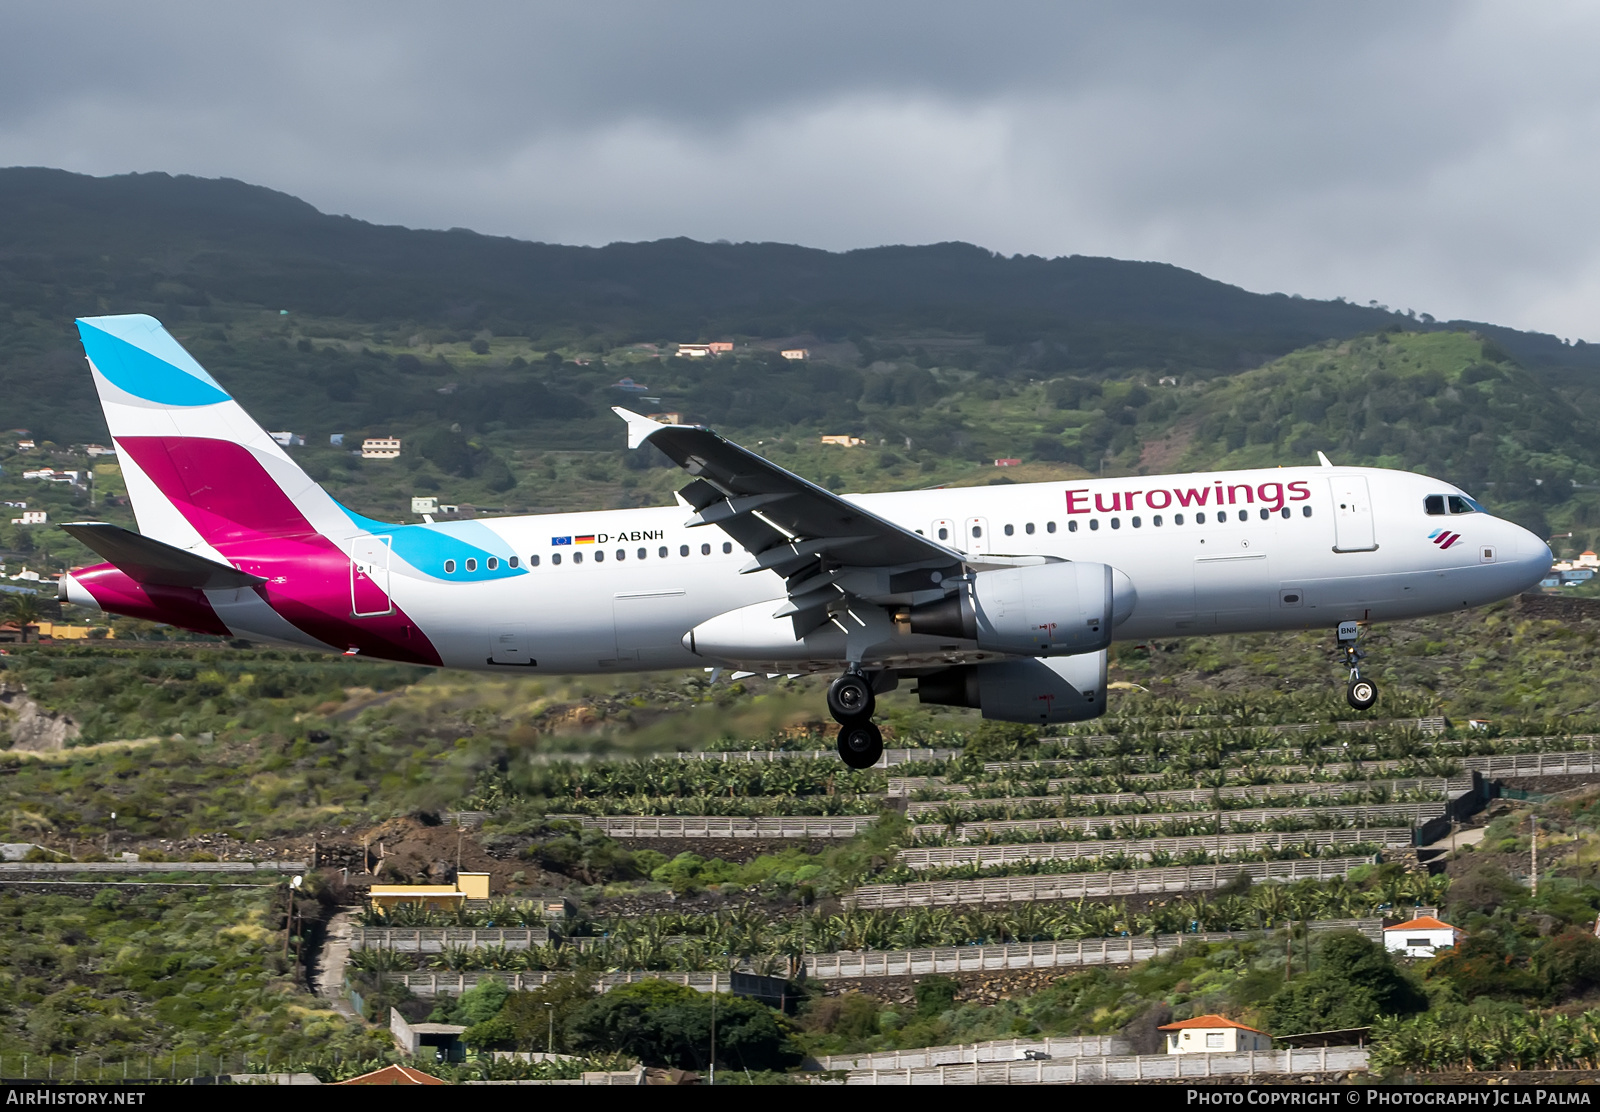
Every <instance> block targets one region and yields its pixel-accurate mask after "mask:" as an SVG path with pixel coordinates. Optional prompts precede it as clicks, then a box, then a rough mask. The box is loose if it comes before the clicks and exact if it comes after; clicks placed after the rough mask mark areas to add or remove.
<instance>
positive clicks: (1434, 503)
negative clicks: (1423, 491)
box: [1422, 494, 1445, 517]
mask: <svg viewBox="0 0 1600 1112" xmlns="http://www.w3.org/2000/svg"><path fill="white" fill-rule="evenodd" d="M1422 508H1423V509H1424V510H1425V511H1427V512H1428V513H1430V514H1433V515H1434V516H1436V517H1437V516H1439V515H1442V514H1443V513H1444V512H1445V510H1444V495H1442V494H1430V495H1428V496H1427V497H1426V498H1424V499H1423V500H1422Z"/></svg>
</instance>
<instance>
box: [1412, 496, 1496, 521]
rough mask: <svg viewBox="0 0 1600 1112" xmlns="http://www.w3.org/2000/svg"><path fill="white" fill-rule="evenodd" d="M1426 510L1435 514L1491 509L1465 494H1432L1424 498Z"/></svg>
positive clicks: (1479, 511) (1477, 512)
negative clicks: (1485, 507)
mask: <svg viewBox="0 0 1600 1112" xmlns="http://www.w3.org/2000/svg"><path fill="white" fill-rule="evenodd" d="M1422 508H1423V510H1424V511H1425V512H1427V513H1429V514H1432V515H1434V516H1436V517H1437V516H1442V515H1444V514H1484V513H1488V512H1489V511H1488V510H1486V509H1484V508H1483V507H1482V506H1480V505H1478V503H1476V502H1474V501H1473V500H1472V499H1470V498H1468V497H1467V496H1466V495H1465V494H1430V495H1428V496H1427V497H1426V498H1424V499H1423V500H1422Z"/></svg>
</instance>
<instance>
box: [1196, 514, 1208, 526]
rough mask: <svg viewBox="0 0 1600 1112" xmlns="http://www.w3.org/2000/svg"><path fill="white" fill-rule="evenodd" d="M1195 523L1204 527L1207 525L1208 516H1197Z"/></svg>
mask: <svg viewBox="0 0 1600 1112" xmlns="http://www.w3.org/2000/svg"><path fill="white" fill-rule="evenodd" d="M1194 523H1195V524H1196V525H1204V524H1205V523H1206V515H1205V514H1195V515H1194Z"/></svg>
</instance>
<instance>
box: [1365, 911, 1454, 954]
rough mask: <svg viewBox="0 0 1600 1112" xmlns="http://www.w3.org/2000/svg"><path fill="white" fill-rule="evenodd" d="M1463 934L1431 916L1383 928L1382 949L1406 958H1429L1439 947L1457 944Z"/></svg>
mask: <svg viewBox="0 0 1600 1112" xmlns="http://www.w3.org/2000/svg"><path fill="white" fill-rule="evenodd" d="M1463 934H1464V932H1463V931H1461V930H1460V929H1458V928H1456V927H1452V926H1451V925H1450V924H1449V923H1443V922H1440V921H1439V920H1438V919H1435V918H1434V917H1433V916H1432V915H1424V916H1422V917H1421V918H1418V919H1412V920H1411V921H1410V922H1408V923H1397V924H1396V925H1394V926H1392V927H1384V928H1383V948H1384V949H1385V950H1388V951H1389V952H1390V953H1391V954H1404V955H1405V956H1406V957H1408V958H1431V957H1433V955H1434V954H1435V953H1437V952H1438V950H1439V947H1441V946H1454V945H1456V944H1457V943H1459V942H1460V941H1461V939H1462V937H1463Z"/></svg>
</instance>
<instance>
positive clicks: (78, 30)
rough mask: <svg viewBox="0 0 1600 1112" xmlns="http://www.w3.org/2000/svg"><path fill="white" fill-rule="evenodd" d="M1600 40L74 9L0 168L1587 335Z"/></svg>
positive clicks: (1438, 8)
mask: <svg viewBox="0 0 1600 1112" xmlns="http://www.w3.org/2000/svg"><path fill="white" fill-rule="evenodd" d="M1597 23H1600V17H1597V15H1596V14H1595V13H1593V12H1592V11H1591V10H1590V9H1588V8H1585V7H1579V6H1562V5H1541V6H1539V7H1537V8H1535V7H1527V6H1524V7H1510V6H1484V5H1473V4H1416V5H1404V6H1395V5H1359V4H1339V5H1331V4H1330V5H1323V6H1310V5H1286V4H1277V3H1262V4H1193V3H1175V4H1145V5H1137V4H1133V5H1128V4H1116V5H1112V4H1097V5H1083V6H1071V5H1064V4H1058V3H1051V4H993V3H989V4H982V5H979V4H929V3H909V2H907V3H892V4H891V3H881V4H870V3H853V4H817V3H813V4H808V5H785V6H779V5H758V4H749V3H739V4H731V3H730V4H721V3H717V4H713V3H700V4H661V3H638V4H604V3H598V4H597V3H585V4H582V5H579V4H571V5H562V6H554V5H544V6H530V5H526V4H487V3H486V4H475V5H452V6H449V7H444V6H438V5H396V4H381V5H380V4H370V5H332V4H318V5H305V6H295V5H281V4H280V5H270V6H267V5H258V6H255V7H251V8H245V7H242V6H231V5H230V6H223V5H176V4H165V5H162V4H145V5H126V4H106V5H76V4H57V5H48V6H45V5H39V6H20V5H19V6H12V7H10V8H7V9H4V10H3V11H0V32H3V34H0V163H6V164H18V163H30V164H44V165H57V166H65V167H68V168H70V169H78V170H84V171H88V172H93V173H113V172H122V171H127V170H158V169H159V170H170V171H175V172H190V173H199V174H207V175H227V176H232V177H238V178H242V179H245V180H248V181H253V182H258V183H261V184H265V185H270V186H273V187H276V188H280V189H284V190H287V191H290V192H293V193H296V194H298V195H300V196H303V197H305V198H306V199H307V200H309V201H311V202H312V203H314V204H316V205H318V206H319V207H321V208H323V209H326V210H332V211H342V212H350V213H352V214H354V215H358V216H362V217H364V218H368V219H374V220H382V221H392V222H399V223H407V224H413V225H425V226H435V227H438V226H451V225H463V226H469V227H474V228H477V229H479V230H482V231H486V232H494V233H501V234H509V235H517V236H523V237H527V238H538V239H545V240H552V241H564V242H590V243H600V242H607V241H610V240H615V239H636V238H654V237H659V236H668V235H679V234H684V235H692V236H696V237H698V238H703V239H716V238H729V239H777V240H790V241H797V242H803V243H810V244H815V245H818V246H824V247H831V248H845V247H853V246H863V245H871V244H878V243H885V242H929V241H937V240H945V239H967V240H971V241H973V242H977V243H981V244H983V245H985V246H989V247H992V248H995V249H997V250H1002V251H1005V252H1008V253H1009V252H1026V253H1038V254H1063V253H1072V252H1082V253H1096V254H1112V255H1119V256H1124V257H1141V258H1159V259H1164V260H1168V261H1172V262H1176V263H1179V264H1181V265H1185V266H1190V267H1193V268H1195V269H1198V270H1201V271H1204V272H1206V273H1208V274H1212V275H1214V276H1217V277H1220V278H1224V279H1226V280H1230V281H1235V282H1239V283H1240V284H1242V285H1246V286H1249V287H1251V288H1256V289H1281V290H1286V291H1294V292H1301V293H1305V294H1308V295H1315V296H1333V295H1336V294H1343V295H1347V296H1350V297H1352V298H1356V299H1359V300H1363V301H1365V300H1367V299H1368V298H1377V299H1381V300H1383V301H1386V302H1388V303H1390V304H1393V305H1394V306H1395V307H1397V308H1404V307H1408V306H1409V307H1415V308H1416V309H1418V310H1426V311H1431V312H1433V313H1435V314H1436V315H1440V316H1446V315H1450V316H1455V315H1469V316H1476V317H1480V318H1487V319H1493V320H1498V321H1503V322H1505V323H1514V324H1520V325H1524V326H1530V327H1543V328H1548V329H1551V330H1555V331H1558V332H1562V333H1564V334H1571V335H1586V336H1588V337H1590V338H1596V337H1597V335H1600V328H1595V327H1593V324H1594V320H1595V318H1594V311H1593V309H1592V308H1591V306H1592V305H1593V304H1594V302H1595V300H1596V296H1597V295H1600V228H1596V227H1595V222H1594V220H1593V218H1592V216H1591V215H1590V209H1591V203H1590V201H1589V200H1588V197H1587V188H1586V183H1587V181H1589V180H1592V178H1593V176H1594V171H1595V169H1596V167H1595V165H1594V163H1595V161H1596V157H1595V155H1594V153H1593V152H1594V151H1596V150H1597V149H1600V147H1597V146H1596V143H1595V139H1596V135H1595V132H1596V130H1597V126H1600V87H1597V86H1600V78H1597V76H1596V67H1593V66H1592V65H1591V64H1590V62H1589V59H1590V57H1591V56H1592V53H1593V48H1594V46H1595V38H1596V35H1595V31H1596V25H1597Z"/></svg>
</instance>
